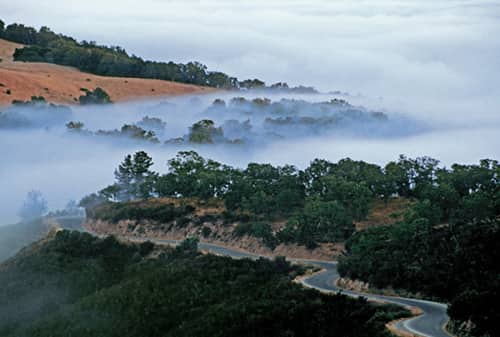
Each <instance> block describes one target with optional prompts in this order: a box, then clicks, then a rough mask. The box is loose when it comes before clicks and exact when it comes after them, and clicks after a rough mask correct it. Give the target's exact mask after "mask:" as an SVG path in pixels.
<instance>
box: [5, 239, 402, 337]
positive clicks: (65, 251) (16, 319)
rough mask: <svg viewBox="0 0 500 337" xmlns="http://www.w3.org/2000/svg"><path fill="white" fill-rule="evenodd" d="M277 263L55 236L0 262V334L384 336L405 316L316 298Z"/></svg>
mask: <svg viewBox="0 0 500 337" xmlns="http://www.w3.org/2000/svg"><path fill="white" fill-rule="evenodd" d="M302 272H303V270H302V268H300V267H294V266H291V265H289V264H288V263H287V262H286V261H285V260H284V259H276V260H275V261H270V260H265V259H260V260H257V261H252V260H249V259H243V260H233V259H231V258H228V257H219V256H214V255H201V254H199V253H197V252H196V243H195V241H192V240H191V241H185V242H184V243H183V244H181V245H180V246H179V247H177V248H175V249H172V248H166V247H163V248H162V247H157V246H154V245H153V244H151V243H149V242H146V243H142V244H140V245H135V244H129V243H128V244H125V243H121V242H119V241H117V240H116V239H114V238H113V237H108V238H106V239H99V238H95V237H92V236H91V235H89V234H85V233H79V232H69V231H59V232H57V233H56V234H54V235H53V236H52V237H48V238H46V239H44V240H42V241H40V242H38V243H35V244H34V245H32V246H30V247H28V248H26V249H24V250H23V251H22V252H21V253H19V254H18V255H17V256H16V257H14V258H13V259H10V260H8V261H7V262H5V263H4V264H0V284H2V287H1V288H0V335H1V336H5V337H9V336H39V337H43V336H52V337H57V336H86V337H91V336H108V337H114V336H130V337H134V336H140V337H149V336H151V337H152V336H197V337H203V336H235V337H237V336H249V337H250V336H345V337H350V336H352V337H354V336H357V337H365V336H366V337H368V336H370V337H389V336H391V334H390V333H389V332H388V331H387V330H385V328H384V324H385V323H386V322H387V321H390V320H392V319H394V318H398V317H401V316H404V315H406V314H407V312H406V311H405V310H401V309H400V308H397V307H393V306H381V305H374V304H369V303H367V302H366V299H362V298H360V299H352V298H348V297H347V296H345V295H340V294H336V295H325V294H322V293H320V292H318V291H315V290H311V289H305V288H303V287H302V286H301V285H299V284H298V283H294V282H292V280H293V279H294V278H295V277H296V276H297V275H298V274H300V273H302Z"/></svg>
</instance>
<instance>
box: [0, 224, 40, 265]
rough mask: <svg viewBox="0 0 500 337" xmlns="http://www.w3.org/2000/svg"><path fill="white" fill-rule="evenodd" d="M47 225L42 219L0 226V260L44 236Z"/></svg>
mask: <svg viewBox="0 0 500 337" xmlns="http://www.w3.org/2000/svg"><path fill="white" fill-rule="evenodd" d="M48 230H49V225H48V224H47V223H46V222H44V221H43V220H41V219H39V220H34V221H31V222H27V223H18V224H15V225H8V226H0V262H1V261H3V260H5V259H7V258H9V257H11V256H13V255H14V254H16V253H17V252H18V251H19V250H20V249H21V248H23V247H24V246H27V245H29V244H30V243H32V242H34V241H37V240H39V239H40V238H42V237H44V236H45V235H46V234H47V232H48Z"/></svg>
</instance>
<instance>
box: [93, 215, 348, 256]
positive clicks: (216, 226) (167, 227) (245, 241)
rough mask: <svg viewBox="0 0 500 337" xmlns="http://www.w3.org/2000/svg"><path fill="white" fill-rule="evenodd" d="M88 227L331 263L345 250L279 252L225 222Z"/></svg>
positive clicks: (96, 223) (333, 246) (283, 247)
mask: <svg viewBox="0 0 500 337" xmlns="http://www.w3.org/2000/svg"><path fill="white" fill-rule="evenodd" d="M84 226H85V227H86V228H87V229H89V230H91V231H92V232H95V233H97V234H113V235H117V236H123V237H129V238H134V237H136V238H152V239H168V240H183V239H185V238H187V237H190V236H198V237H199V238H200V241H201V242H206V243H213V244H218V245H221V246H225V247H229V248H233V249H236V250H244V251H247V252H251V253H255V254H261V255H266V256H287V257H289V258H298V259H314V260H328V261H331V260H335V259H336V258H337V257H338V256H339V255H340V254H341V253H342V251H343V249H344V245H343V244H341V243H324V244H321V245H320V246H319V247H317V248H315V249H307V248H306V247H304V246H299V245H296V244H280V245H278V246H277V247H276V248H275V249H271V248H269V247H267V246H266V245H265V244H264V243H263V242H262V240H260V239H258V238H255V237H252V236H248V235H244V236H236V235H235V234H234V233H233V231H234V228H235V227H236V224H223V223H222V222H215V223H212V222H205V223H203V225H202V226H200V225H196V224H194V223H189V224H187V225H183V226H177V225H176V223H175V221H174V222H173V223H169V224H154V223H151V222H143V221H141V223H137V222H136V221H130V220H125V221H119V222H118V223H116V224H112V223H109V222H105V221H101V220H91V221H87V222H86V223H85V225H84ZM203 228H209V229H210V233H209V234H208V235H203ZM207 231H208V230H207Z"/></svg>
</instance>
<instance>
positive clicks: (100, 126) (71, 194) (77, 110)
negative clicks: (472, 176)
mask: <svg viewBox="0 0 500 337" xmlns="http://www.w3.org/2000/svg"><path fill="white" fill-rule="evenodd" d="M239 97H244V99H242V98H239ZM256 98H257V99H256ZM264 98H267V99H269V100H266V99H264ZM216 99H219V100H217V101H216ZM402 101H403V99H401V101H395V100H392V101H390V102H389V101H387V100H384V99H381V98H369V97H362V96H349V95H338V94H337V95H335V94H316V95H293V96H291V95H287V94H284V93H281V94H279V93H269V92H247V93H241V92H227V93H216V94H211V95H203V96H195V97H180V98H168V99H167V98H166V99H161V100H152V101H142V102H132V103H127V104H111V105H103V106H85V107H83V106H82V107H80V106H76V107H71V108H70V109H64V108H62V109H61V108H59V109H57V110H56V111H57V112H56V113H53V110H50V109H52V108H50V107H49V108H47V107H46V106H45V105H44V106H43V107H42V108H40V107H39V106H30V105H27V106H22V107H15V108H9V109H2V111H3V115H0V155H1V157H2V158H3V161H2V164H1V165H0V186H2V188H1V190H0V200H1V202H0V214H1V217H0V223H1V224H7V223H13V222H16V221H17V216H16V213H17V210H18V209H19V207H20V205H21V204H22V201H23V199H24V197H25V195H26V193H27V192H28V191H30V190H32V189H36V190H40V191H42V193H43V195H44V196H45V198H46V199H47V201H48V206H49V208H50V209H57V208H62V207H64V205H65V204H66V203H67V201H68V200H70V199H74V200H79V199H80V198H81V197H82V196H84V195H86V194H88V193H91V192H94V191H96V190H98V189H100V188H102V187H105V186H106V185H107V184H109V182H110V181H112V180H113V173H112V172H113V169H114V168H116V167H117V165H118V164H119V163H120V161H121V160H122V159H123V157H124V156H125V155H126V154H128V153H132V152H134V151H138V150H145V151H147V152H148V153H150V154H151V155H152V156H153V158H154V161H155V167H154V169H155V170H157V171H160V172H162V171H165V169H166V165H165V164H166V161H167V160H168V159H170V158H171V157H173V156H175V154H176V153H177V152H178V151H181V150H187V149H195V150H196V151H198V152H199V153H200V154H201V155H203V156H205V157H210V158H213V159H216V160H218V161H220V162H223V163H227V164H230V165H234V166H240V167H241V166H244V165H246V164H247V163H249V162H252V161H255V162H269V163H272V164H293V165H296V166H298V167H299V168H303V167H305V166H307V165H308V163H309V162H310V161H311V160H312V159H314V158H325V159H328V160H331V161H336V160H338V159H341V158H345V157H350V158H353V159H359V160H365V161H368V162H373V163H377V164H381V165H383V164H385V163H386V162H388V161H390V160H395V159H396V158H397V157H398V155H399V154H406V155H408V156H410V157H417V156H424V155H427V156H431V157H434V158H436V159H439V160H440V161H441V162H442V164H443V165H451V164H452V163H454V162H459V163H474V162H477V161H478V160H480V159H483V158H492V159H498V158H499V157H500V137H499V135H500V116H498V114H497V113H496V112H495V111H494V106H495V105H494V104H492V103H494V102H489V101H488V100H481V101H477V102H471V101H470V100H466V99H465V98H464V99H463V100H460V99H452V100H448V101H447V102H444V101H443V100H441V101H439V102H433V101H424V102H413V104H410V102H405V103H404V102H402ZM16 109H17V110H16ZM47 109H48V110H47ZM2 116H3V117H2ZM6 116H7V117H6ZM146 116H147V118H146ZM204 120H209V121H212V122H213V124H210V123H208V124H207V123H206V122H203V123H201V124H198V126H195V125H193V124H195V123H197V122H200V121H204ZM13 121H14V122H13ZM69 122H73V124H71V125H70V124H68V123H69ZM78 122H81V123H82V124H78ZM124 125H128V126H127V127H124ZM150 131H153V132H154V133H148V132H150Z"/></svg>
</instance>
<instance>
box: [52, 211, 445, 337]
mask: <svg viewBox="0 0 500 337" xmlns="http://www.w3.org/2000/svg"><path fill="white" fill-rule="evenodd" d="M58 220H59V223H60V224H61V227H63V228H65V227H70V228H69V229H75V225H74V218H70V217H69V218H68V217H61V218H59V219H58ZM70 220H72V221H71V226H68V221H70ZM82 230H84V229H83V228H82ZM133 239H134V240H137V241H146V240H150V241H152V242H155V243H163V244H173V245H175V244H178V243H179V242H180V241H178V240H160V239H145V238H133ZM198 248H199V249H200V250H202V251H208V252H210V253H213V254H218V255H225V256H230V257H232V258H237V259H239V258H251V259H257V258H259V257H263V256H259V255H256V254H252V253H247V252H243V251H238V250H234V249H229V248H227V247H223V246H218V245H214V244H208V243H199V244H198ZM291 261H293V262H298V263H307V264H311V265H316V266H318V267H321V268H322V269H323V271H321V272H319V273H316V274H314V275H312V276H311V277H308V278H306V279H303V280H302V281H301V282H302V283H303V284H304V285H305V286H308V287H311V288H315V289H318V290H322V291H328V292H341V293H343V294H346V295H349V296H353V297H359V296H363V297H366V298H368V299H370V300H376V301H383V302H387V303H394V304H398V305H403V306H412V307H416V308H419V309H420V310H421V311H422V315H419V316H416V317H413V318H410V319H407V320H403V321H400V322H398V323H397V324H396V327H397V328H398V329H399V330H401V331H405V332H408V333H410V334H414V335H418V336H422V337H450V336H451V335H450V334H448V333H447V332H445V331H444V328H443V327H444V325H445V324H446V322H447V321H448V315H447V314H446V309H447V306H446V304H443V303H437V302H431V301H423V300H417V299H411V298H403V297H392V296H382V295H372V294H366V293H359V292H354V291H348V290H343V289H340V288H337V287H336V286H335V283H336V280H337V279H338V278H339V277H340V276H339V273H338V272H337V262H327V261H316V260H300V259H291Z"/></svg>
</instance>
